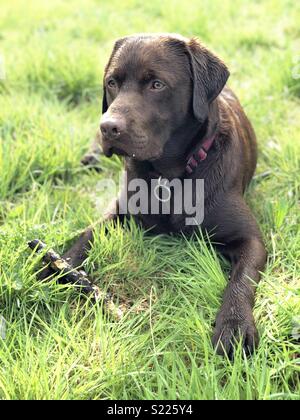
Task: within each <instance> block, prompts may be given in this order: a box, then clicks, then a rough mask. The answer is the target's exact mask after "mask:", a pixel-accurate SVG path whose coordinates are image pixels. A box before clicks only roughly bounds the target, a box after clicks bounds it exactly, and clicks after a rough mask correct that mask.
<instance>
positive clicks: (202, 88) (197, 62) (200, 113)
mask: <svg viewBox="0 0 300 420" xmlns="http://www.w3.org/2000/svg"><path fill="white" fill-rule="evenodd" d="M187 47H188V52H189V56H190V63H191V71H192V79H193V84H194V86H193V110H194V115H195V117H196V118H197V119H198V120H199V121H202V122H203V121H205V119H206V118H207V115H208V106H209V104H210V103H211V102H212V101H213V100H214V99H215V98H216V97H217V96H218V95H219V93H220V92H221V90H222V89H223V87H224V86H225V84H226V82H227V79H228V77H229V71H228V69H227V67H226V66H225V64H224V63H223V62H222V61H221V60H220V59H219V58H218V57H217V56H215V55H214V54H213V53H211V52H210V51H209V50H207V49H206V48H205V47H203V46H202V45H201V44H200V43H199V42H198V40H197V39H195V38H192V39H191V40H190V41H189V42H188V43H187Z"/></svg>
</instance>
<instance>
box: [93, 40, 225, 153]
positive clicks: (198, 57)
mask: <svg viewBox="0 0 300 420" xmlns="http://www.w3.org/2000/svg"><path fill="white" fill-rule="evenodd" d="M228 76H229V72H228V70H227V68H226V66H225V65H224V64H223V62H222V61H221V60H220V59H219V58H217V57H216V56H215V55H214V54H212V53H211V52H210V51H208V50H207V49H206V48H205V47H203V46H202V45H201V44H200V43H199V42H198V41H197V40H195V39H191V40H189V39H186V38H183V37H180V36H178V35H171V34H170V35H169V34H166V35H164V34H163V35H147V34H145V35H134V36H129V37H126V38H122V39H120V40H118V41H117V42H116V43H115V46H114V49H113V52H112V54H111V57H110V59H109V62H108V64H107V66H106V68H105V74H104V84H103V90H104V94H103V115H102V118H101V123H100V129H101V132H102V146H103V152H104V154H105V155H106V156H111V155H112V154H113V153H117V154H120V155H126V156H131V157H135V158H136V159H138V160H141V161H144V160H151V161H153V160H156V159H159V158H161V157H162V156H163V155H164V153H165V151H166V149H168V150H170V151H169V153H170V154H173V155H176V153H177V151H176V150H177V147H176V144H175V142H176V138H179V137H180V136H181V137H182V135H183V133H184V132H186V130H187V129H188V128H189V127H196V126H197V129H199V126H200V124H203V123H204V121H206V119H207V116H208V109H209V104H210V103H211V102H212V101H213V100H214V99H215V98H216V97H217V96H218V94H219V93H220V92H221V90H222V89H223V87H224V85H225V83H226V81H227V79H228ZM185 135H186V134H185ZM180 147H181V146H180Z"/></svg>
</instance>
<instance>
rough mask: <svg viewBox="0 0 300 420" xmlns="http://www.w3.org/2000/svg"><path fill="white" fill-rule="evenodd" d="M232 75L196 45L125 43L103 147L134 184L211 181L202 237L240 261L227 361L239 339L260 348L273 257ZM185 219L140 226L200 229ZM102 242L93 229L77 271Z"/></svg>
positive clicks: (221, 317)
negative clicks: (253, 194) (260, 289)
mask: <svg viewBox="0 0 300 420" xmlns="http://www.w3.org/2000/svg"><path fill="white" fill-rule="evenodd" d="M228 76H229V72H228V70H227V68H226V66H225V65H224V63H222V61H221V60H220V59H219V58H218V57H217V56H215V55H214V54H212V53H211V52H210V51H208V50H207V49H206V48H205V47H203V46H202V45H201V44H199V42H198V41H197V40H195V39H192V40H188V39H185V38H183V37H180V36H174V35H166V34H164V35H137V36H132V37H127V38H123V39H121V40H119V41H117V42H116V44H115V47H114V50H113V53H112V55H111V58H110V60H109V62H108V65H107V67H106V70H105V76H104V96H103V116H102V123H101V130H102V131H103V133H104V135H103V136H102V138H101V135H99V140H100V141H101V143H102V148H103V152H104V154H106V155H107V156H110V155H111V154H112V153H118V154H122V155H124V156H125V167H126V170H127V172H128V178H129V180H130V179H133V178H143V179H145V180H146V181H147V183H150V179H151V177H153V174H157V176H159V175H161V176H163V177H166V178H168V179H173V178H175V177H178V178H181V179H183V178H191V179H193V180H196V179H198V178H203V179H205V217H204V221H203V223H202V225H201V229H202V230H203V231H205V232H206V231H207V232H213V234H214V236H213V239H214V241H215V242H217V243H219V244H220V245H219V250H220V251H221V252H222V253H223V254H224V255H225V256H226V257H228V258H230V260H231V262H232V272H231V276H230V281H229V284H228V286H227V289H226V291H225V294H224V301H223V304H222V307H221V309H220V311H219V314H218V316H217V319H216V326H215V332H214V335H213V343H214V345H215V346H216V348H217V351H218V353H220V354H223V353H224V352H225V353H227V354H228V355H229V356H232V355H233V352H234V344H235V340H236V339H239V338H242V340H243V346H244V348H245V350H246V351H247V352H251V351H252V350H253V349H254V347H255V345H256V344H257V342H258V336H257V331H256V327H255V323H254V319H253V315H252V308H253V304H254V293H255V285H256V283H257V282H258V281H259V278H260V271H262V270H263V268H264V265H265V261H266V251H265V247H264V244H263V241H262V237H261V233H260V231H259V228H258V226H257V223H256V221H255V219H254V217H253V216H252V214H251V212H250V210H249V208H248V206H247V205H246V203H245V201H244V198H243V193H244V191H245V188H246V187H247V185H248V184H249V182H250V180H251V178H252V176H253V173H254V171H255V166H256V159H257V151H256V139H255V134H254V131H253V128H252V126H251V124H250V122H249V120H248V119H247V117H246V115H245V113H244V111H243V109H242V107H241V105H240V103H239V101H238V99H237V98H236V96H235V95H234V94H233V92H232V91H231V90H230V89H229V88H227V87H224V86H225V83H226V81H227V78H228ZM111 78H114V79H113V82H111V83H110V79H111ZM153 79H160V80H163V81H165V83H166V87H164V88H162V89H161V91H159V92H156V91H153V88H152V85H151V83H152V80H153ZM109 83H110V84H111V85H109ZM149 83H150V84H149ZM211 135H215V136H216V139H215V142H214V144H213V147H212V148H211V150H210V151H209V153H208V156H207V158H206V160H204V161H203V162H201V163H200V164H199V166H198V167H197V169H196V170H195V171H194V172H193V173H192V174H191V175H187V174H186V173H185V167H186V160H187V157H188V155H189V154H190V153H191V152H192V151H193V150H196V149H197V147H199V143H201V141H202V139H205V138H207V137H209V136H211ZM95 147H96V148H98V146H97V142H96V143H95V145H94V146H93V148H94V150H95ZM86 161H87V162H89V159H88V158H86V159H85V163H86ZM173 198H174V197H173ZM124 217H126V215H125V216H122V217H121V216H120V215H119V216H118V215H110V218H115V219H117V218H119V219H120V220H123V219H124ZM185 217H186V215H185V214H183V215H178V214H174V213H172V212H171V214H170V215H163V214H158V215H142V214H138V215H136V216H135V219H136V220H137V222H138V223H140V224H141V225H142V226H143V227H145V228H152V229H153V232H157V233H180V232H184V233H185V234H190V233H193V232H194V231H195V230H196V229H199V227H195V226H186V225H185V223H184V219H185ZM92 239H93V232H92V230H91V229H89V230H87V231H86V232H85V233H84V234H83V235H82V236H81V237H80V238H79V240H78V241H77V242H76V243H75V245H74V246H73V247H72V249H71V250H70V251H69V252H68V253H67V254H66V256H67V257H69V258H70V259H71V261H72V263H73V265H74V266H78V265H80V264H82V263H83V261H84V259H85V258H86V253H87V251H88V249H89V248H90V246H91V241H92ZM48 274H49V273H48Z"/></svg>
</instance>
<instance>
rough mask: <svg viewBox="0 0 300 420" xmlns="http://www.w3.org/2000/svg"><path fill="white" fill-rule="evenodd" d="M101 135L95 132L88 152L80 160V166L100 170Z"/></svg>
mask: <svg viewBox="0 0 300 420" xmlns="http://www.w3.org/2000/svg"><path fill="white" fill-rule="evenodd" d="M100 143H101V133H100V131H98V132H97V135H96V138H95V140H94V141H93V143H92V145H91V146H90V148H89V150H88V152H87V153H86V154H85V155H84V156H83V158H82V159H81V163H82V165H85V166H89V167H91V168H97V169H98V170H99V169H101V168H100V166H99V162H100V156H101V155H102V150H101V146H100Z"/></svg>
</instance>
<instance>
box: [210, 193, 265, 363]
mask: <svg viewBox="0 0 300 420" xmlns="http://www.w3.org/2000/svg"><path fill="white" fill-rule="evenodd" d="M215 217H216V219H215V220H218V221H219V220H221V222H220V223H218V234H217V237H216V241H217V242H218V241H219V240H221V241H222V242H223V243H224V246H222V247H221V252H222V253H223V254H224V255H225V256H227V257H230V259H231V261H232V271H231V275H230V281H229V284H228V286H227V288H226V290H225V294H224V299H223V304H222V306H221V309H220V311H219V313H218V315H217V319H216V325H215V332H214V335H213V344H214V346H215V347H216V349H217V353H218V354H222V355H223V354H224V353H226V354H227V355H228V356H229V357H230V358H232V357H233V356H234V345H235V343H236V341H239V340H240V339H242V342H243V347H244V349H245V351H246V353H247V354H249V353H252V352H253V350H254V348H255V347H256V346H257V344H258V333H257V329H256V326H255V322H254V318H253V312H252V311H253V306H254V296H255V289H256V285H257V283H258V282H259V280H260V272H261V271H262V270H263V269H264V266H265V263H266V257H267V254H266V250H265V246H264V244H263V241H262V238H261V233H260V231H259V228H258V226H257V223H256V221H255V219H254V217H253V216H252V214H251V212H250V210H249V208H248V207H247V205H246V203H245V202H244V200H243V198H242V197H239V196H237V197H230V200H229V201H228V200H226V203H223V205H222V208H221V207H220V208H219V209H218V214H215ZM214 239H215V238H214Z"/></svg>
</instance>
